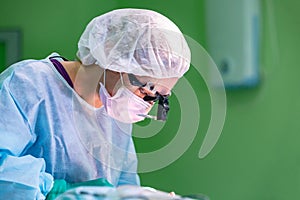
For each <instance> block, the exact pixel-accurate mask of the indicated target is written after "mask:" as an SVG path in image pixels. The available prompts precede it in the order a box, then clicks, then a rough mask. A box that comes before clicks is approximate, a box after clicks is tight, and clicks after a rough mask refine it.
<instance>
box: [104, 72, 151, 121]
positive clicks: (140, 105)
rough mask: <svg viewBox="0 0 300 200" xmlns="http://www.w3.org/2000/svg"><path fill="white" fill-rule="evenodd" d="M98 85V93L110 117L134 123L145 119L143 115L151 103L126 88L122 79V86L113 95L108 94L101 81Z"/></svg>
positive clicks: (146, 112) (148, 109)
mask: <svg viewBox="0 0 300 200" xmlns="http://www.w3.org/2000/svg"><path fill="white" fill-rule="evenodd" d="M104 77H105V76H104ZM121 81H122V76H121ZM104 82H105V78H104ZM100 85H101V87H100V91H99V95H100V98H101V101H102V103H103V105H104V108H105V110H106V112H107V114H108V115H109V116H110V117H112V118H114V119H116V120H118V121H121V122H124V123H135V122H138V121H142V120H144V119H145V117H143V116H145V115H147V114H148V112H149V111H150V108H151V104H150V103H148V102H146V101H144V100H143V99H142V98H140V97H138V96H136V95H135V94H134V93H133V92H131V91H130V90H129V89H127V88H126V87H125V86H124V85H123V81H122V86H121V87H120V88H119V89H118V91H117V93H116V94H115V95H114V96H110V94H109V93H108V92H107V90H106V88H105V86H104V85H103V84H102V83H100Z"/></svg>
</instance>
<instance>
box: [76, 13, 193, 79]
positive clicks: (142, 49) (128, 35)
mask: <svg viewBox="0 0 300 200" xmlns="http://www.w3.org/2000/svg"><path fill="white" fill-rule="evenodd" d="M77 56H78V58H79V59H80V60H81V62H82V64H84V65H91V64H97V65H99V66H100V67H102V68H104V69H110V70H113V71H117V72H126V73H132V74H135V75H140V76H150V77H154V78H171V77H181V76H183V74H184V73H185V72H186V71H187V70H188V68H189V66H190V59H191V58H190V57H191V53H190V49H189V47H188V45H187V43H186V41H185V39H184V36H183V34H182V33H181V31H180V30H179V29H178V27H177V26H176V25H175V24H174V23H173V22H172V21H170V20H169V19H168V18H166V17H165V16H163V15H161V14H159V13H157V12H154V11H151V10H145V9H119V10H114V11H111V12H108V13H106V14H104V15H101V16H98V17H96V18H94V19H93V20H92V21H91V22H90V23H89V24H88V25H87V27H86V29H85V31H84V32H83V34H82V36H81V37H80V40H79V42H78V52H77Z"/></svg>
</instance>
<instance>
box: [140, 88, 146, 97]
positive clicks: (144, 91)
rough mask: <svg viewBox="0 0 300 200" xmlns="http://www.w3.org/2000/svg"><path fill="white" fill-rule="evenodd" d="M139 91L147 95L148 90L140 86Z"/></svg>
mask: <svg viewBox="0 0 300 200" xmlns="http://www.w3.org/2000/svg"><path fill="white" fill-rule="evenodd" d="M139 91H140V93H141V94H143V95H147V92H146V90H145V89H144V88H141V87H140V88H139Z"/></svg>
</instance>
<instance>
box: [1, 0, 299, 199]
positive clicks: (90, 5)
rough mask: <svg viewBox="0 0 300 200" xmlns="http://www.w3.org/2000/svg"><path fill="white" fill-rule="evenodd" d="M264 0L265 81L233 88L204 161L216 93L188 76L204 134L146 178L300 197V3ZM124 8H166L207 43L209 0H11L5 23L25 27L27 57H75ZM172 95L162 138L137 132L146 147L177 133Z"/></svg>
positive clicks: (203, 189) (165, 186) (161, 183)
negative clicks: (96, 24)
mask: <svg viewBox="0 0 300 200" xmlns="http://www.w3.org/2000/svg"><path fill="white" fill-rule="evenodd" d="M261 3H262V11H263V15H262V19H263V20H262V22H263V29H262V40H261V45H262V48H261V49H262V52H261V69H260V70H261V79H262V81H261V83H260V85H259V86H258V87H256V88H252V89H240V90H234V91H228V92H227V117H226V122H225V126H224V130H223V133H222V135H221V138H220V140H219V141H218V143H217V145H216V146H215V148H214V149H213V151H212V152H211V153H210V154H209V155H208V157H206V158H204V159H202V160H200V159H198V151H199V148H200V145H201V143H202V140H203V137H204V134H205V131H206V129H207V127H208V123H209V119H210V99H209V94H208V92H207V88H206V86H205V84H204V81H203V80H202V78H201V76H200V75H199V74H197V73H196V70H195V69H193V68H191V70H190V71H189V72H188V73H187V74H186V75H185V77H186V78H187V79H188V80H189V82H190V83H191V84H192V87H193V88H194V90H195V91H196V92H197V97H198V99H199V107H200V110H201V121H200V127H199V131H198V135H197V137H196V139H195V140H194V142H193V143H192V145H191V146H190V148H189V149H188V150H187V151H186V152H185V153H184V154H183V156H181V157H180V159H178V160H177V161H175V162H174V163H172V164H171V165H169V166H167V167H165V168H163V169H160V170H157V171H154V172H149V173H142V174H140V175H141V180H142V184H143V185H147V186H152V187H155V188H158V189H161V190H165V191H175V192H177V193H179V194H191V193H204V194H207V195H208V196H210V198H211V199H216V200H241V199H243V200H253V199H256V200H265V199H272V200H277V199H278V200H282V199H298V198H299V193H300V190H299V188H300V150H299V146H300V135H299V132H300V123H299V122H298V120H299V119H300V105H299V101H300V90H299V82H300V81H299V78H298V77H299V74H300V68H299V67H298V65H299V64H298V59H297V58H298V57H299V56H298V55H297V54H298V47H299V46H300V37H299V35H300V28H299V21H300V20H299V19H300V14H299V12H298V11H299V9H300V3H299V1H296V0H286V1H281V0H262V1H261ZM121 7H137V8H149V9H153V10H156V11H159V12H161V13H163V14H164V15H166V16H168V17H169V18H171V19H172V20H174V21H175V22H176V23H177V24H178V26H179V27H180V28H181V29H182V31H183V32H184V33H185V34H186V35H188V36H190V37H192V38H194V39H195V40H197V41H198V42H199V43H201V44H203V45H205V34H204V30H205V29H204V9H203V8H204V5H203V0H185V1H182V0H163V1H161V0H151V1H148V0H127V1H124V0H123V1H122V0H118V1H116V0H97V1H96V0H90V1H78V0H75V1H67V0H65V1H58V0H54V1H37V0H35V1H34V0H27V1H17V0H10V1H6V2H2V4H1V7H0V27H1V28H15V27H17V28H21V30H22V31H23V44H22V46H23V52H22V55H23V58H24V59H25V58H44V57H45V56H47V55H48V54H49V53H50V52H53V51H56V52H59V53H60V54H62V55H64V56H66V57H68V58H70V59H73V58H74V54H75V52H76V45H77V41H78V38H79V36H80V34H81V33H82V31H83V29H84V28H85V26H86V24H87V23H88V21H89V20H90V19H92V18H93V17H95V16H97V15H99V14H102V13H104V12H106V11H109V10H111V9H115V8H121ZM193 56H195V55H193ZM187 98H188V97H187ZM172 100H173V104H172V105H174V108H173V109H174V111H172V112H173V115H171V116H170V121H169V123H168V125H167V127H166V128H165V129H163V130H164V131H163V132H162V133H160V134H159V135H157V136H155V137H152V138H149V139H147V140H142V139H136V146H137V150H138V151H141V152H143V151H147V150H151V149H155V147H159V146H162V145H164V144H165V143H166V142H167V141H169V140H170V139H171V138H172V137H174V136H173V135H172V134H173V133H174V130H173V129H174V127H175V128H176V126H177V125H178V124H177V123H178V122H179V121H178V118H177V116H178V115H177V114H178V112H180V110H179V108H175V107H176V105H179V103H178V102H176V98H174V97H173V99H172ZM170 112H171V111H170ZM170 114H172V113H170ZM190 120H191V121H193V119H192V118H191V119H190ZM139 125H140V126H142V125H143V124H139ZM144 125H145V124H144Z"/></svg>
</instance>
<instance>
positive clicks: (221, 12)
mask: <svg viewBox="0 0 300 200" xmlns="http://www.w3.org/2000/svg"><path fill="white" fill-rule="evenodd" d="M205 23H206V24H205V27H206V39H207V40H206V41H207V51H208V53H209V54H210V55H211V57H212V59H213V60H214V62H215V63H216V65H217V66H218V69H219V71H220V73H221V75H222V77H223V81H224V85H225V87H227V88H231V87H241V86H242V87H243V86H255V85H257V84H258V82H259V35H260V28H259V27H260V1H259V0H206V1H205Z"/></svg>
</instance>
